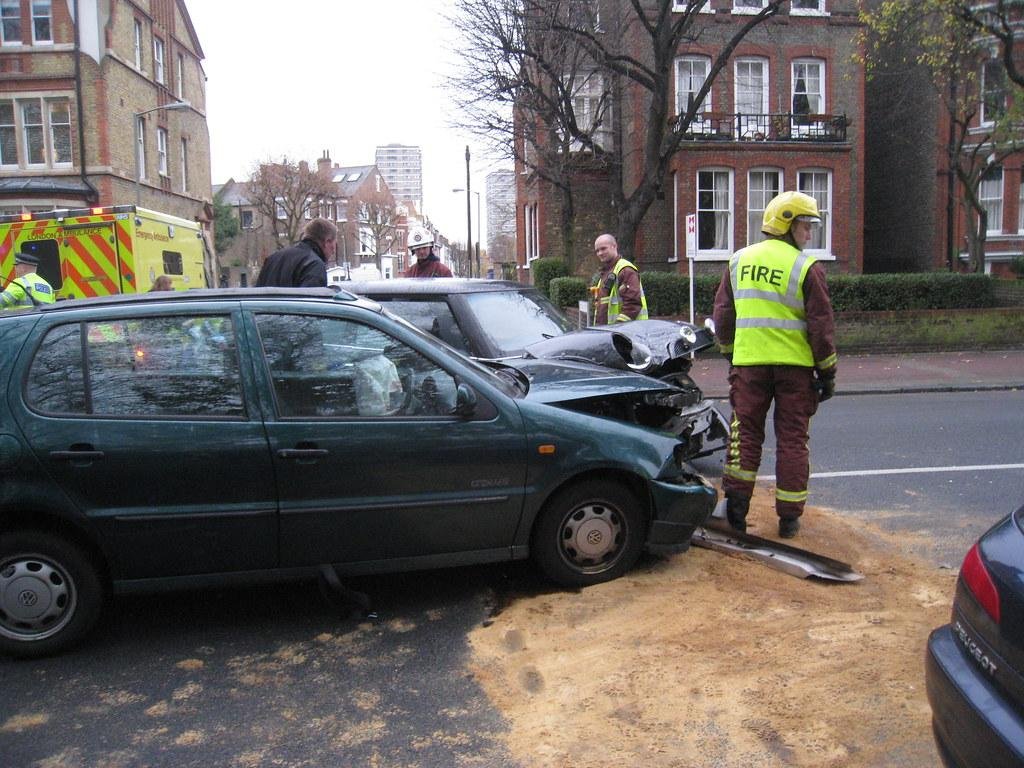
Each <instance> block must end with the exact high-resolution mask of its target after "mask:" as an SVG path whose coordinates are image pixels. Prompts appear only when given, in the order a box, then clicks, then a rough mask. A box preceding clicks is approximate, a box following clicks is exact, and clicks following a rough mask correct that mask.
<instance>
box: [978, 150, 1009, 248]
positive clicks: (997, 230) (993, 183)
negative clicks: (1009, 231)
mask: <svg viewBox="0 0 1024 768" xmlns="http://www.w3.org/2000/svg"><path fill="white" fill-rule="evenodd" d="M997 174H998V177H999V178H998V179H996V178H995V176H996V175H997ZM1005 182H1006V174H1005V173H1004V172H1003V167H1002V166H1001V165H994V166H992V167H991V168H989V169H988V171H986V172H985V174H984V175H983V176H982V177H981V178H980V179H979V180H978V202H979V203H981V206H982V208H984V209H985V211H986V212H987V213H988V220H987V221H986V222H985V225H986V229H985V234H988V235H998V234H1001V233H1002V231H1003V190H1004V186H1003V185H1004V184H1005ZM993 224H994V226H993Z"/></svg>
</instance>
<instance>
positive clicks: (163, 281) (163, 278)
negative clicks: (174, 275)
mask: <svg viewBox="0 0 1024 768" xmlns="http://www.w3.org/2000/svg"><path fill="white" fill-rule="evenodd" d="M173 290H174V284H173V283H171V278H170V277H168V276H167V275H160V277H158V278H157V279H156V280H154V281H153V287H152V288H150V289H149V292H150V293H152V292H153V291H173Z"/></svg>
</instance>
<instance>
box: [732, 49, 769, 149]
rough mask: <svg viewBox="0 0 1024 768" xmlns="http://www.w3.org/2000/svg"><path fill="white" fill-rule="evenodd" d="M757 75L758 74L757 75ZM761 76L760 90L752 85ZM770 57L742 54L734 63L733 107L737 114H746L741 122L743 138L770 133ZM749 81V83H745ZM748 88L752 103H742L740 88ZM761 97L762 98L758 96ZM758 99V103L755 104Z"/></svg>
mask: <svg viewBox="0 0 1024 768" xmlns="http://www.w3.org/2000/svg"><path fill="white" fill-rule="evenodd" d="M755 75H756V76H755ZM758 77H759V78H760V83H759V85H760V92H759V93H758V92H755V91H754V89H753V88H752V87H750V86H752V85H753V84H754V83H755V80H756V79H757V78H758ZM769 77H770V75H769V70H768V59H766V58H764V57H762V56H742V57H740V58H738V59H736V61H735V63H734V64H733V83H734V84H735V87H734V88H733V91H734V93H733V108H734V111H735V112H736V114H737V115H745V117H743V118H741V119H740V121H739V123H740V125H739V132H740V136H741V137H743V138H748V139H749V138H754V137H758V136H759V137H761V138H763V137H765V136H767V135H768V129H769V126H768V122H769V115H768V87H769ZM745 83H748V84H749V85H745ZM741 88H746V89H747V90H749V92H750V96H751V97H753V98H752V99H751V101H750V103H745V104H742V105H741V104H740V90H741ZM758 97H760V98H758ZM754 100H756V101H757V102H758V103H756V104H754V103H753V101H754Z"/></svg>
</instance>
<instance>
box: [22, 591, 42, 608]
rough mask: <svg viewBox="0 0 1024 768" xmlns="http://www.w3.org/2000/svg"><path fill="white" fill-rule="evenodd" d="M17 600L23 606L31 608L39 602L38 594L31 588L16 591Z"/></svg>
mask: <svg viewBox="0 0 1024 768" xmlns="http://www.w3.org/2000/svg"><path fill="white" fill-rule="evenodd" d="M18 602H19V603H21V604H22V605H23V606H24V607H25V608H31V607H32V606H33V605H35V604H36V603H38V602H39V595H37V594H36V593H35V592H33V591H32V590H31V589H23V590H21V592H19V593H18Z"/></svg>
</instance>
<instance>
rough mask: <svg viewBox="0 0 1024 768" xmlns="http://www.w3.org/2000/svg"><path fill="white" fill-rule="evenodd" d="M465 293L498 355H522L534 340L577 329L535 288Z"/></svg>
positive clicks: (478, 321) (471, 308) (481, 327)
mask: <svg viewBox="0 0 1024 768" xmlns="http://www.w3.org/2000/svg"><path fill="white" fill-rule="evenodd" d="M465 296H466V302H467V304H468V305H469V308H470V310H471V311H472V313H473V315H474V316H475V317H476V320H477V323H479V325H480V330H481V331H482V332H483V334H484V336H486V337H487V338H488V340H489V341H490V343H491V344H492V345H493V346H494V348H495V349H497V350H498V354H499V356H501V357H505V356H511V355H521V354H522V353H523V350H524V349H525V348H526V347H527V346H528V345H530V344H533V343H534V342H537V341H542V340H543V339H546V338H551V337H552V336H561V335H562V334H564V333H569V332H570V331H574V330H576V326H575V325H574V324H573V323H572V321H571V320H569V318H567V317H566V316H565V315H563V314H562V313H561V312H560V311H559V310H558V309H557V308H556V307H555V305H554V304H552V303H551V302H550V301H548V299H547V298H545V297H544V296H543V295H542V294H541V293H539V292H536V291H529V292H526V291H484V292H481V293H467V294H466V295H465Z"/></svg>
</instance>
